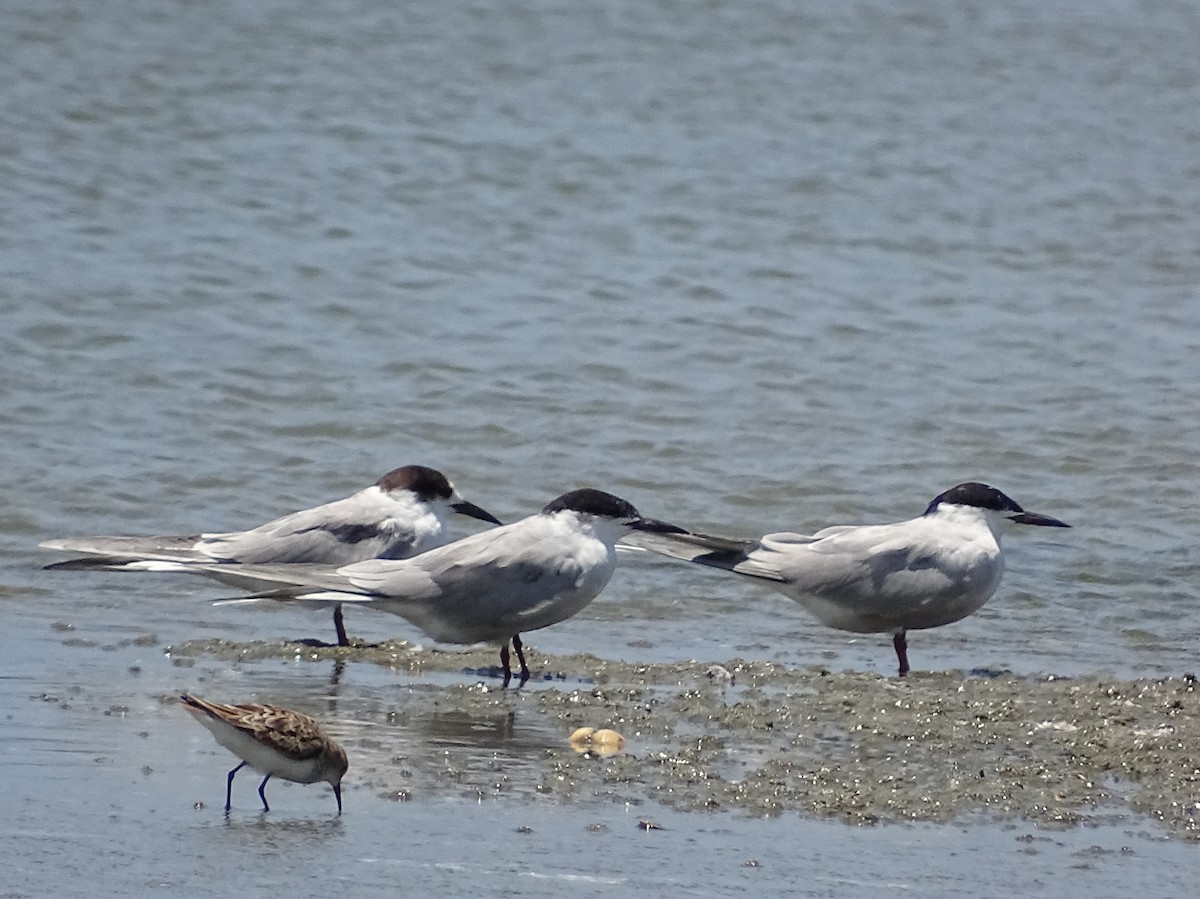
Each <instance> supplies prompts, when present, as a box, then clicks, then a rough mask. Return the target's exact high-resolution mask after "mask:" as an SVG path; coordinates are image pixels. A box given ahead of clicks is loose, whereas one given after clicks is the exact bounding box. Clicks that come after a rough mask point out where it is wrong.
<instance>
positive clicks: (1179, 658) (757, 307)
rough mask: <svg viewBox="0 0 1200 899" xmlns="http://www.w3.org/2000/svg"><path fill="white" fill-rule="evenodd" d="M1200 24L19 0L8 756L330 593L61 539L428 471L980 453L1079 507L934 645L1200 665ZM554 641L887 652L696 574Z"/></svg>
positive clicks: (1, 294) (506, 489) (6, 224)
mask: <svg viewBox="0 0 1200 899" xmlns="http://www.w3.org/2000/svg"><path fill="white" fill-rule="evenodd" d="M1198 39H1200V21H1198V19H1197V16H1196V14H1195V12H1194V11H1193V10H1192V9H1191V7H1189V6H1187V5H1185V4H1173V3H1169V2H1159V0H1151V2H1147V3H1127V2H1121V0H1110V2H1104V3H1094V4H1085V3H1065V4H1037V3H1032V2H1017V3H1009V4H1004V5H1002V6H995V5H991V6H988V5H980V4H975V3H971V2H967V0H946V2H925V3H918V2H915V0H913V2H908V3H900V4H892V3H872V2H867V3H858V4H853V5H836V4H834V5H816V7H815V8H798V7H797V5H796V4H793V3H784V2H751V3H738V4H733V3H720V2H707V3H701V4H696V3H679V2H667V0H662V2H655V3H650V4H647V3H632V2H616V3H610V4H606V5H603V6H600V7H594V8H589V9H581V8H580V7H579V5H578V4H573V3H563V2H554V0H531V2H529V3H527V4H478V3H470V2H458V0H455V2H448V3H441V4H427V5H425V6H421V7H419V8H417V7H414V8H397V7H395V5H393V4H385V3H378V2H375V0H358V2H353V0H334V2H331V3H325V4H321V5H319V6H318V7H316V8H312V9H309V8H305V9H297V8H296V7H295V5H294V4H291V5H287V4H278V3H270V2H267V3H246V2H229V3H223V4H218V3H188V4H185V3H178V2H176V3H170V2H168V3H147V2H140V3H139V2H133V3H126V4H99V5H87V6H78V5H77V4H70V3H62V2H49V3H37V4H33V3H28V2H23V0H15V2H12V3H9V4H7V5H6V12H5V27H4V28H3V29H0V77H2V79H3V82H2V83H3V84H5V85H6V87H5V89H4V90H3V92H0V93H2V95H0V271H2V273H3V278H2V280H0V316H2V319H0V320H2V322H3V328H0V426H2V427H3V429H4V433H5V434H6V435H7V439H6V440H4V441H3V442H2V443H0V461H2V462H3V471H4V473H5V475H4V482H5V484H6V485H7V486H6V490H5V500H6V501H5V503H4V506H3V507H2V508H0V578H2V579H3V580H2V582H0V615H2V616H3V618H4V620H3V622H2V623H0V624H2V627H3V633H4V634H5V637H4V640H5V644H6V645H8V646H9V647H10V648H11V649H12V650H13V652H12V655H13V657H14V661H13V666H12V669H11V670H12V672H13V673H12V674H10V675H8V676H7V677H8V678H9V680H8V684H9V687H8V688H7V689H6V692H7V693H8V694H9V696H10V697H11V698H12V699H13V702H14V705H15V707H16V708H17V709H18V711H17V712H16V713H14V714H15V715H16V718H15V719H14V720H15V721H17V722H18V723H19V724H20V727H17V726H16V725H14V724H13V723H12V722H11V721H10V722H7V723H5V724H3V725H0V728H3V731H2V732H3V734H4V739H5V742H6V744H7V745H8V747H9V748H10V751H17V750H13V749H12V747H14V746H21V745H23V744H22V743H21V742H20V741H21V740H23V739H24V737H23V736H22V732H23V730H27V729H29V728H32V727H33V726H34V724H35V723H36V721H37V720H39V713H37V712H36V711H34V710H32V709H31V708H29V707H28V702H27V699H26V697H28V696H32V695H36V694H37V693H38V692H39V691H40V690H42V689H43V686H44V684H47V683H49V684H64V683H70V682H71V681H72V679H75V680H79V681H83V682H89V683H96V682H108V681H109V680H111V681H112V682H113V683H114V686H113V688H112V689H113V690H114V695H117V694H120V695H122V696H126V697H127V695H128V693H127V691H132V692H133V693H136V692H137V688H136V686H134V687H129V686H128V685H124V683H123V681H124V680H126V679H127V677H128V675H127V674H126V672H125V668H124V662H121V663H120V664H117V663H116V655H114V654H113V653H106V652H105V651H104V649H103V647H104V646H107V645H113V644H115V643H118V642H119V641H121V640H129V639H132V638H134V637H136V636H137V635H138V634H140V633H143V632H146V631H153V632H154V633H155V634H156V635H157V636H158V637H159V639H160V640H162V641H169V640H180V639H187V638H189V637H196V636H203V635H205V634H211V633H217V634H220V635H223V636H231V635H239V634H242V635H245V636H247V637H254V636H274V635H278V634H279V633H280V632H281V631H288V629H289V628H291V629H302V628H304V627H308V626H311V627H312V628H314V629H315V628H316V627H317V626H318V625H317V622H318V621H319V622H320V626H321V627H324V626H325V624H324V620H323V619H317V618H312V619H309V618H300V619H297V618H296V617H295V616H288V615H283V614H280V613H273V612H271V611H245V610H231V609H224V610H213V609H211V608H210V607H209V606H208V605H207V603H206V600H207V599H209V598H212V594H211V590H210V589H209V588H206V587H204V586H203V585H197V584H191V583H187V584H182V583H177V582H173V581H169V580H160V579H156V578H146V579H137V578H132V577H131V578H125V579H119V578H116V577H115V576H86V577H85V576H78V577H76V578H74V579H68V578H67V576H64V575H51V574H48V573H47V574H43V573H42V572H40V571H38V570H37V566H38V565H39V564H41V563H42V562H44V561H46V558H45V557H44V555H43V554H40V553H39V552H37V551H36V550H34V548H33V547H34V545H35V544H36V543H37V541H38V540H40V539H44V538H46V537H49V536H55V535H64V534H71V533H76V534H82V533H105V532H108V533H112V532H117V533H125V532H129V533H134V532H146V533H150V532H165V533H175V532H181V531H182V532H186V531H191V530H196V529H200V528H203V529H207V530H220V529H225V528H238V527H242V526H245V525H246V524H249V523H254V522H257V521H261V520H264V519H265V518H267V517H270V516H273V515H276V514H279V513H282V512H285V511H289V510H292V509H295V508H300V507H302V506H307V505H311V504H314V503H317V502H320V501H323V500H326V499H329V498H332V497H335V496H338V495H341V494H344V493H346V492H349V491H350V490H352V489H355V488H357V487H359V486H361V485H362V484H364V483H367V482H370V481H372V480H374V479H375V478H376V477H378V476H379V474H381V473H383V472H384V471H386V470H388V469H389V468H392V467H394V466H397V465H400V464H404V463H407V462H418V461H419V462H424V463H426V464H431V465H435V466H436V467H439V468H441V469H443V470H445V471H446V472H447V473H449V475H450V476H451V477H452V478H453V479H454V480H455V482H456V484H457V485H458V486H459V487H460V489H461V490H462V491H463V492H464V493H465V494H466V495H467V496H468V497H470V498H472V499H474V500H475V501H476V502H478V503H480V504H481V505H484V506H485V507H486V508H488V509H490V510H492V511H494V512H496V513H497V514H499V515H500V516H501V517H503V518H505V519H511V518H515V517H519V516H522V515H525V514H528V513H529V512H531V511H533V510H535V509H537V508H539V507H540V506H542V505H543V504H544V503H545V502H546V501H548V500H549V499H550V498H552V497H554V496H555V495H557V494H559V493H561V492H563V491H564V490H566V489H570V488H572V487H575V486H579V485H584V484H590V485H595V486H599V487H603V488H606V489H610V490H612V491H613V492H616V493H618V494H620V495H622V496H624V497H626V498H628V499H630V500H631V501H633V502H634V503H635V504H637V505H638V506H639V508H641V509H642V510H643V511H644V512H646V513H647V514H652V515H656V516H659V517H663V518H668V519H671V520H675V521H678V522H679V523H681V524H684V525H688V526H693V527H697V528H704V529H708V530H717V531H724V532H731V533H737V534H745V535H755V534H759V533H763V532H765V531H773V530H780V529H795V530H810V529H814V528H817V527H820V526H823V525H825V524H831V523H854V522H863V521H885V520H889V519H899V518H904V517H908V516H911V515H915V514H917V513H919V512H920V511H921V510H922V509H923V508H924V506H925V505H926V503H927V502H928V500H929V499H930V498H931V497H932V496H934V495H935V494H937V493H939V492H941V491H942V490H944V489H946V488H947V487H949V486H952V485H953V484H955V483H957V482H959V481H962V480H966V479H981V480H985V481H988V482H990V483H993V484H995V485H996V486H999V487H1001V488H1002V489H1003V490H1005V491H1006V492H1008V493H1010V494H1011V495H1012V496H1014V497H1015V498H1016V499H1017V500H1018V501H1019V502H1021V503H1022V504H1024V505H1026V506H1027V507H1028V508H1032V509H1035V510H1038V511H1043V512H1046V513H1049V514H1052V515H1056V516H1058V517H1061V518H1064V519H1066V520H1067V521H1070V522H1071V523H1072V524H1074V525H1075V529H1074V530H1071V531H1064V532H1055V533H1053V534H1049V535H1047V534H1014V535H1013V537H1012V539H1010V541H1009V544H1008V549H1009V565H1008V567H1009V571H1008V574H1007V575H1006V579H1005V583H1004V585H1003V586H1002V588H1001V590H1000V592H999V593H998V594H997V596H996V597H995V598H994V599H993V601H992V602H991V603H990V604H989V606H988V607H987V608H985V609H984V610H983V611H982V612H981V613H979V614H978V615H976V616H974V617H972V618H970V619H968V620H966V621H964V622H961V623H959V624H956V625H954V626H952V627H949V628H943V629H940V630H937V631H933V632H924V633H920V634H915V635H913V637H912V639H911V641H910V643H911V657H912V660H913V664H914V666H915V667H917V668H939V669H940V668H947V667H960V668H969V667H973V666H976V665H980V666H986V667H989V668H1011V669H1013V670H1015V671H1018V672H1029V673H1032V672H1055V673H1059V674H1071V673H1076V672H1080V671H1092V670H1112V671H1113V672H1115V673H1117V674H1120V675H1123V676H1128V675H1156V674H1166V673H1179V672H1181V671H1185V670H1191V669H1193V668H1194V665H1195V661H1194V660H1195V649H1194V645H1195V637H1196V635H1197V633H1198V632H1200V612H1198V611H1197V603H1196V602H1195V590H1194V584H1195V582H1196V580H1197V575H1198V574H1200V551H1198V550H1197V549H1196V546H1195V535H1196V534H1197V531H1198V530H1200V495H1198V486H1197V485H1198V480H1197V477H1196V474H1197V447H1198V446H1200V424H1198V419H1197V416H1196V409H1197V405H1198V400H1200V355H1198V353H1197V349H1198V346H1197V344H1198V343H1200V336H1198V335H1200V303H1197V301H1196V298H1195V296H1194V294H1195V292H1196V286H1197V284H1198V283H1200V238H1198V237H1197V235H1198V234H1200V230H1198V229H1197V224H1196V223H1197V221H1198V220H1200V178H1198V177H1197V176H1198V175H1200V163H1198V162H1197V160H1200V123H1198V120H1197V119H1196V116H1195V110H1196V109H1197V108H1198V105H1200V103H1198V101H1200V64H1198V63H1197V59H1196V54H1195V47H1196V46H1197V43H1198ZM54 622H70V623H71V624H73V625H74V626H75V627H76V629H77V631H78V632H80V633H83V634H84V638H83V639H84V640H85V641H87V640H91V641H93V642H94V644H95V645H94V646H91V647H89V646H87V645H82V646H80V645H69V646H66V647H64V646H63V641H64V639H67V640H68V641H69V640H70V639H71V638H70V635H69V633H68V635H67V636H66V637H65V638H64V632H61V631H55V630H52V629H51V624H52V623H54ZM398 628H403V624H402V622H398V621H393V620H390V619H389V620H386V621H381V620H379V619H378V618H376V617H372V616H369V615H368V614H367V613H365V612H360V613H358V614H357V615H355V616H354V617H353V619H352V621H351V629H352V631H354V632H356V633H360V634H363V635H364V636H381V635H388V634H394V633H396V632H397V629H398ZM288 632H290V631H288ZM532 640H533V642H535V643H536V644H537V645H539V646H545V647H546V648H547V649H550V650H553V651H556V652H569V651H575V650H579V649H587V650H589V651H592V652H596V653H597V654H600V655H609V654H611V655H614V656H621V657H632V658H645V659H648V660H651V659H666V658H697V659H700V660H723V659H728V658H731V657H733V656H738V655H741V656H748V657H755V658H774V659H778V660H780V661H784V662H786V663H788V664H794V665H805V664H825V665H829V666H833V667H854V668H863V669H870V670H878V671H883V672H887V671H890V669H891V666H892V664H893V659H892V658H891V650H890V647H888V645H887V641H886V640H885V639H879V638H875V637H866V638H854V637H852V636H850V635H845V634H838V633H835V632H830V631H826V630H823V629H821V628H819V627H818V626H817V625H815V624H814V623H813V622H812V621H811V620H810V619H808V618H807V617H806V616H805V615H804V613H803V612H802V610H800V609H799V608H798V607H796V606H795V605H794V604H792V603H790V602H789V601H787V600H786V599H783V598H781V597H777V596H775V595H774V594H771V593H769V592H767V591H763V590H759V589H757V588H755V587H754V586H753V585H746V584H742V583H739V582H735V581H733V580H731V579H727V578H722V577H720V576H718V575H715V574H712V573H708V572H703V571H690V570H681V569H680V568H677V567H672V566H666V565H655V566H637V567H636V568H634V569H632V570H630V571H627V572H622V573H620V574H619V575H618V577H617V578H615V579H614V582H613V584H612V586H611V588H610V590H609V591H608V592H607V593H606V594H605V596H604V597H603V598H602V599H601V600H600V601H599V602H597V603H595V604H594V605H593V606H592V607H591V608H590V609H589V610H588V611H587V612H585V613H584V615H582V616H580V617H579V618H578V619H576V620H573V621H571V622H569V623H567V624H564V625H561V626H559V627H556V628H553V629H550V630H547V631H543V632H539V633H537V634H535V635H534V636H533V638H532ZM148 651H150V650H148ZM164 676H165V675H164ZM186 686H188V684H187V683H183V682H181V683H179V684H175V683H172V684H171V686H169V687H168V688H166V689H168V690H174V689H176V687H186ZM114 701H115V700H114ZM122 701H125V700H122ZM96 702H97V703H98V704H99V705H102V704H103V703H102V701H101V700H100V699H97V700H96ZM152 723H153V727H158V726H159V723H158V722H153V721H152ZM150 727H151V724H147V725H146V728H147V729H149V728H150ZM104 733H105V732H104V731H103V730H102V729H100V730H98V731H97V736H96V739H98V740H105V739H109V738H108V737H106V736H104ZM200 736H203V734H201V735H200ZM75 738H76V739H83V738H82V737H80V736H79V735H78V734H76V737H75ZM57 739H58V738H57V737H53V736H52V737H48V738H47V740H48V741H49V742H48V743H45V744H42V743H35V744H33V746H32V747H31V751H32V752H33V754H34V756H35V758H37V759H41V760H42V761H39V762H37V765H38V768H37V770H38V771H41V772H44V773H45V774H46V775H47V777H49V778H51V779H53V777H54V775H53V772H54V771H55V770H57V769H56V768H55V767H54V766H53V765H51V764H50V763H49V761H48V760H52V759H54V758H56V753H57V752H58V749H56V748H55V745H56V743H55V741H56V740H57ZM147 739H150V740H153V739H155V737H148V738H147ZM114 745H120V746H121V749H120V752H121V753H129V752H131V751H132V750H131V749H130V747H129V746H128V745H126V744H119V743H118V744H114ZM67 751H68V752H69V751H71V750H70V748H69V747H68V749H67ZM80 751H81V752H82V753H84V754H86V753H88V752H92V751H94V750H93V747H92V746H91V744H89V743H85V744H84V745H83V746H82V748H81V750H80ZM188 767H190V766H188ZM176 773H178V774H179V776H180V777H191V776H193V775H192V774H190V773H180V772H173V775H172V776H174V774H176ZM205 776H206V777H207V776H209V775H208V774H206V775H205ZM64 782H65V783H69V782H70V778H69V777H68V778H66V780H65V781H64ZM206 783H207V781H206ZM306 798H308V797H306ZM103 801H106V800H102V801H101V804H103ZM314 801H315V797H314ZM405 811H407V810H405ZM426 813H428V814H429V815H432V814H433V811H429V810H426V811H423V812H422V815H425V814H426ZM44 824H45V822H43V825H44ZM43 825H39V826H43ZM46 826H48V825H46ZM131 826H132V825H131ZM348 826H353V825H348ZM722 826H723V825H722ZM730 826H733V825H730ZM747 832H749V831H747ZM755 832H756V833H758V832H759V831H755ZM768 832H769V830H768ZM273 839H275V838H273ZM279 839H281V840H282V839H283V838H282V837H280V838H279ZM896 839H898V840H900V841H904V840H905V839H907V837H905V836H904V835H901V836H899V837H896ZM484 870H486V871H487V872H489V876H490V873H491V872H493V869H492V868H485V869H484ZM481 876H482V875H481ZM685 881H686V877H685ZM704 882H705V883H707V882H708V881H707V880H705V881H704ZM1142 882H1144V881H1142ZM522 885H523V886H524V887H526V888H528V886H529V885H528V884H527V883H523V884H522ZM685 885H686V886H689V887H690V888H694V889H695V891H698V892H703V887H702V886H699V885H697V884H696V883H695V882H688V883H686V884H685ZM626 886H627V885H626ZM625 888H626V887H624V886H623V887H622V889H625ZM526 891H527V890H526ZM35 892H36V891H35ZM818 893H819V888H816V887H814V892H813V893H811V894H813V895H815V894H818Z"/></svg>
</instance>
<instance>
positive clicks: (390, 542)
mask: <svg viewBox="0 0 1200 899" xmlns="http://www.w3.org/2000/svg"><path fill="white" fill-rule="evenodd" d="M395 511H396V509H395V506H394V504H392V503H391V502H390V501H389V500H388V499H387V498H386V497H385V496H383V495H382V494H380V493H379V492H378V491H374V492H367V491H361V492H359V493H356V494H354V495H353V496H348V497H346V498H345V499H341V500H337V501H335V502H332V503H326V504H325V505H323V506H317V507H315V508H312V509H304V510H302V511H300V512H293V513H291V514H290V515H284V516H283V517H282V518H276V519H275V520H273V521H268V522H267V523H266V524H263V525H259V526H258V527H256V528H253V529H251V530H248V531H236V532H230V533H225V534H204V535H203V536H202V538H201V539H200V543H199V545H198V546H197V549H199V550H200V551H201V552H202V553H204V554H205V555H206V556H209V557H210V558H214V559H221V560H226V561H232V562H242V563H258V562H286V563H304V562H317V563H322V564H329V565H345V564H349V563H351V562H357V561H359V560H360V559H370V558H375V557H377V556H380V555H383V554H384V553H387V554H389V555H392V556H393V557H395V556H399V555H405V554H407V552H408V551H409V550H410V549H411V548H412V544H413V543H415V542H416V539H417V537H416V534H415V532H414V530H413V528H412V527H411V526H407V527H406V526H405V524H404V523H403V522H401V521H399V520H398V519H397V518H396V517H395Z"/></svg>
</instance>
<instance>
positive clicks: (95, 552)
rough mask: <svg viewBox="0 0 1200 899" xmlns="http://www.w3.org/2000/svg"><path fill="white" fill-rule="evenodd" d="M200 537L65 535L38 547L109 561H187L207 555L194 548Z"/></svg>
mask: <svg viewBox="0 0 1200 899" xmlns="http://www.w3.org/2000/svg"><path fill="white" fill-rule="evenodd" d="M200 539H201V537H200V535H199V534H194V535H192V536H171V537H118V536H99V537H65V538H62V539H57V540H46V541H44V542H42V543H39V544H38V546H39V547H41V548H42V549H55V550H62V551H65V552H73V553H84V554H85V555H91V556H102V557H105V558H106V559H109V560H118V559H119V560H126V561H128V560H131V559H159V560H162V561H179V562H187V561H192V560H203V559H206V558H208V557H207V556H206V555H204V554H203V553H200V552H197V551H196V548H195V547H196V544H197V543H198V542H199V541H200ZM75 561H77V562H79V563H80V564H79V565H78V566H76V567H81V568H82V567H87V566H86V565H83V564H82V563H83V562H84V561H86V560H83V559H79V560H75ZM58 564H59V566H63V567H65V566H66V565H67V563H61V562H60V563H58Z"/></svg>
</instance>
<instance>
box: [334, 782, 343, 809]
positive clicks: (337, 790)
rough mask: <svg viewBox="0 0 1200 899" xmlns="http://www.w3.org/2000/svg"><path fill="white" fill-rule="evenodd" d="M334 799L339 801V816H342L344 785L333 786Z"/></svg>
mask: <svg viewBox="0 0 1200 899" xmlns="http://www.w3.org/2000/svg"><path fill="white" fill-rule="evenodd" d="M333 798H334V799H336V800H337V804H338V814H339V815H340V814H341V813H342V785H341V784H334V785H333Z"/></svg>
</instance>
